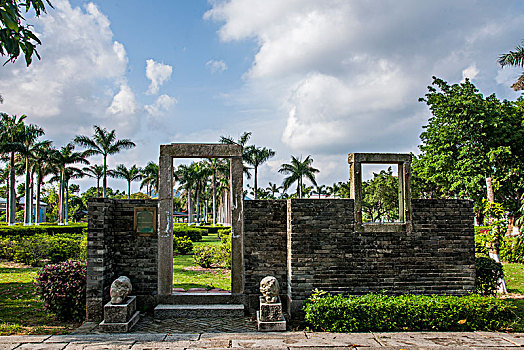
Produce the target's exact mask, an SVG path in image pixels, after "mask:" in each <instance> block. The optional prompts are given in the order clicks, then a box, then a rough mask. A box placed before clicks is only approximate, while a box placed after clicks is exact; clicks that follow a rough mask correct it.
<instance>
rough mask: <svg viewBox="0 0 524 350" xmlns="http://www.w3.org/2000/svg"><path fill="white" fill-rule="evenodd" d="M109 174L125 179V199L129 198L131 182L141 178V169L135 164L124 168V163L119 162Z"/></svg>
mask: <svg viewBox="0 0 524 350" xmlns="http://www.w3.org/2000/svg"><path fill="white" fill-rule="evenodd" d="M111 175H112V176H113V177H116V178H120V179H125V180H126V181H127V199H131V182H132V181H138V180H140V179H141V178H142V169H141V168H137V166H136V165H135V164H133V166H132V167H131V168H126V166H125V165H124V164H120V165H119V166H117V167H116V169H115V170H114V171H113V172H112V173H111Z"/></svg>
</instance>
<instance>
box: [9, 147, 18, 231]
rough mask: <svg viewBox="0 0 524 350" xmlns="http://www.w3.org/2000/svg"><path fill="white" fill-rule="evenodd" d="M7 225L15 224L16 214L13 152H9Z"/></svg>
mask: <svg viewBox="0 0 524 350" xmlns="http://www.w3.org/2000/svg"><path fill="white" fill-rule="evenodd" d="M9 182H10V184H9V207H10V208H9V225H14V224H15V215H16V190H15V184H16V180H15V153H14V152H11V159H10V167H9Z"/></svg>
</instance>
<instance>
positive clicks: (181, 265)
mask: <svg viewBox="0 0 524 350" xmlns="http://www.w3.org/2000/svg"><path fill="white" fill-rule="evenodd" d="M204 244H207V245H220V244H221V243H220V239H219V238H218V234H216V233H214V234H213V233H212V234H209V235H207V236H203V237H202V241H201V242H195V243H194V246H195V247H196V246H199V245H204ZM173 288H184V289H186V290H187V289H189V288H220V289H224V290H230V289H231V270H229V269H220V268H213V269H201V268H200V267H199V266H197V265H196V264H195V263H194V261H193V256H192V255H175V256H173Z"/></svg>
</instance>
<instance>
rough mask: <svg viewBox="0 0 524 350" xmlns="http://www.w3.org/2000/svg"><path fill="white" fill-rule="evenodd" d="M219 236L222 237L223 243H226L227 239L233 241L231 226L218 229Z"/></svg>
mask: <svg viewBox="0 0 524 350" xmlns="http://www.w3.org/2000/svg"><path fill="white" fill-rule="evenodd" d="M218 237H220V240H221V241H222V243H225V241H226V240H229V241H230V242H231V228H225V229H220V230H218Z"/></svg>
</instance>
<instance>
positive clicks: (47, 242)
mask: <svg viewBox="0 0 524 350" xmlns="http://www.w3.org/2000/svg"><path fill="white" fill-rule="evenodd" d="M86 255H87V234H85V233H84V234H64V233H63V234H55V235H48V234H40V233H38V234H35V235H32V236H8V237H1V236H0V259H7V260H11V261H15V262H20V263H24V264H27V265H32V266H38V265H42V263H43V261H44V260H49V261H50V262H52V263H58V262H62V261H66V260H68V259H80V260H85V259H86Z"/></svg>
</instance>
